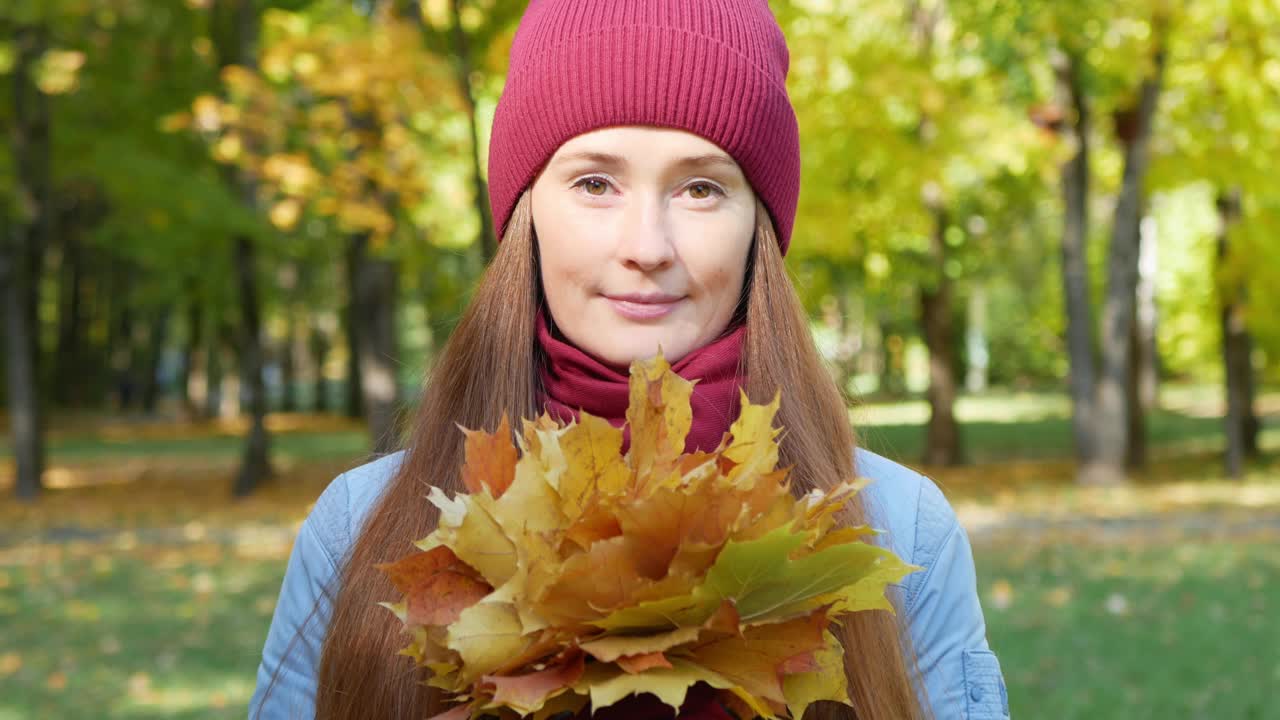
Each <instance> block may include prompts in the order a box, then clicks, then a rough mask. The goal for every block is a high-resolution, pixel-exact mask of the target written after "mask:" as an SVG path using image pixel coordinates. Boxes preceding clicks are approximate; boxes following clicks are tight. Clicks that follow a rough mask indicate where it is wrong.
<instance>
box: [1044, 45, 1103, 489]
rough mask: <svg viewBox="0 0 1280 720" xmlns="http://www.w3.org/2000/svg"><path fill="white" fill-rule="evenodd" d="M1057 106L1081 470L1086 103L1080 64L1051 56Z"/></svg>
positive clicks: (1088, 375)
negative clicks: (1067, 154) (1064, 143)
mask: <svg viewBox="0 0 1280 720" xmlns="http://www.w3.org/2000/svg"><path fill="white" fill-rule="evenodd" d="M1053 67H1054V75H1055V77H1056V79H1057V95H1058V100H1057V103H1058V107H1060V108H1062V109H1063V114H1064V116H1065V117H1066V118H1067V120H1066V122H1065V124H1064V128H1065V132H1066V134H1067V135H1068V138H1069V140H1071V141H1073V142H1074V145H1075V149H1076V151H1075V154H1074V155H1072V156H1071V159H1070V160H1068V161H1067V162H1066V164H1065V165H1063V166H1062V200H1063V228H1062V285H1063V299H1064V302H1065V304H1066V310H1067V360H1068V365H1069V368H1070V369H1069V371H1068V372H1069V375H1070V391H1071V406H1072V413H1071V430H1072V435H1073V437H1074V438H1075V447H1076V462H1077V463H1078V465H1079V466H1080V467H1081V468H1087V467H1089V466H1091V465H1092V464H1093V463H1094V461H1095V460H1096V458H1097V453H1098V440H1097V436H1096V434H1095V429H1094V421H1093V418H1094V414H1095V408H1094V400H1095V396H1094V392H1095V386H1096V372H1097V371H1096V369H1095V364H1094V351H1093V332H1092V327H1093V303H1092V301H1091V300H1090V295H1089V261H1088V240H1089V134H1090V132H1091V129H1090V126H1091V118H1090V112H1089V100H1088V97H1087V96H1086V95H1085V92H1084V87H1083V84H1082V82H1081V79H1080V59H1079V58H1078V57H1076V56H1075V55H1073V54H1071V53H1066V52H1058V53H1055V54H1054V57H1053Z"/></svg>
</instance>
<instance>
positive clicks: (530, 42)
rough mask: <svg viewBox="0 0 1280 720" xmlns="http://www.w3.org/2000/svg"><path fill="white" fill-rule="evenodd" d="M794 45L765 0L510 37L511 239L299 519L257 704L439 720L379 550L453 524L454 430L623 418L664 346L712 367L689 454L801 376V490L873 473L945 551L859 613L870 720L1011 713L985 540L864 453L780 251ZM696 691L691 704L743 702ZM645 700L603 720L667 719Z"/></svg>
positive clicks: (897, 516)
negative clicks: (452, 323) (348, 466)
mask: <svg viewBox="0 0 1280 720" xmlns="http://www.w3.org/2000/svg"><path fill="white" fill-rule="evenodd" d="M788 58H789V56H788V51H787V47H786V43H785V40H784V38H783V36H782V33H781V30H780V29H779V27H778V25H777V23H776V21H775V20H774V18H773V16H772V14H771V13H770V11H769V8H768V5H767V2H766V0H699V1H698V2H690V0H609V1H608V2H602V1H601V0H534V2H533V3H532V4H531V5H530V6H529V8H528V9H527V10H526V12H525V15H524V17H523V19H522V20H521V24H520V27H519V30H518V31H517V34H516V38H515V43H514V45H513V46H512V50H511V67H510V74H509V76H508V80H507V85H506V88H505V89H504V91H503V95H502V98H501V100H500V102H499V105H498V108H497V112H496V115H495V119H494V126H493V134H492V141H491V145H490V153H489V179H490V185H491V190H492V198H491V206H492V211H493V217H494V221H495V222H494V224H495V226H496V227H498V228H499V230H500V232H499V236H500V237H501V239H502V242H501V245H500V249H499V251H498V253H497V256H496V257H495V258H494V260H493V263H492V265H491V266H490V267H489V269H488V271H487V272H486V274H485V276H484V278H483V280H482V281H481V283H480V286H479V288H478V289H477V291H476V294H475V297H474V299H473V300H472V302H471V305H470V306H469V308H468V309H467V311H466V313H465V315H464V316H463V319H462V321H461V322H460V323H459V325H458V327H457V329H456V330H455V331H454V333H453V335H452V336H451V338H450V339H449V342H448V344H447V345H446V347H445V348H444V351H443V353H442V355H441V357H440V359H439V361H438V363H437V365H436V367H435V369H434V370H433V372H432V374H431V376H430V378H429V379H428V381H427V383H426V389H425V392H424V395H423V398H422V402H421V406H420V410H419V414H418V417H417V421H416V426H415V428H414V431H413V434H412V436H411V439H410V443H409V447H408V448H407V450H405V451H402V452H400V453H396V454H394V455H390V456H388V457H385V458H382V459H379V460H376V461H374V462H371V463H368V464H366V465H363V466H361V467H359V468H356V469H355V470H352V471H350V472H348V473H346V474H344V475H342V476H340V477H338V478H337V479H336V480H335V481H334V482H333V483H332V484H331V485H330V486H329V488H328V489H327V490H326V491H325V492H324V493H323V495H321V497H320V499H319V501H318V503H317V505H316V507H315V509H314V510H313V511H312V512H311V514H310V515H309V516H308V517H307V519H306V521H305V522H304V523H303V525H302V528H301V531H300V533H299V536H298V539H297V543H296V545H295V547H294V550H293V554H292V557H291V559H290V561H289V568H288V571H287V573H286V576H285V580H284V586H283V588H282V590H281V595H280V603H279V605H278V607H277V609H276V613H275V617H274V619H273V621H272V626H271V630H270V633H269V635H268V638H267V642H266V647H265V648H264V652H263V659H262V664H261V666H260V668H259V674H258V688H257V691H256V692H255V694H254V698H253V701H252V705H251V708H250V709H251V716H252V715H256V716H258V717H265V718H287V717H310V716H312V715H313V713H314V716H315V717H318V718H326V719H328V718H344V719H345V718H377V719H382V718H387V719H392V718H395V719H400V720H410V719H415V720H416V719H419V718H427V717H429V716H431V715H433V714H435V713H436V712H439V711H440V710H442V709H443V706H442V704H441V699H440V698H439V697H437V696H436V695H434V694H433V693H432V692H430V691H428V690H427V689H426V688H425V687H423V686H422V685H420V684H419V675H418V674H417V672H416V669H415V668H414V667H413V665H412V663H411V662H410V661H408V660H407V659H406V658H403V657H397V655H396V652H397V650H398V649H399V648H400V647H401V646H402V645H403V644H404V638H403V636H401V634H400V625H399V621H397V620H396V619H395V618H394V617H393V616H392V615H391V614H390V613H388V612H387V611H386V610H384V609H382V608H381V607H378V606H377V602H379V601H382V600H388V599H391V598H393V597H394V595H395V591H394V589H393V588H392V587H391V585H390V584H389V582H388V581H386V579H385V578H384V577H383V576H382V574H381V573H380V572H378V571H376V570H375V569H374V565H375V564H376V563H379V562H385V561H388V560H392V559H395V558H398V557H400V556H402V555H404V553H405V551H406V550H407V549H409V548H410V543H411V542H412V541H414V540H416V539H418V538H421V537H424V536H426V535H427V534H428V533H429V532H430V531H431V530H432V528H433V527H434V523H435V513H434V512H433V509H432V508H431V506H430V505H429V504H428V503H426V502H425V501H424V500H423V497H424V496H425V495H426V491H427V488H428V486H429V485H437V486H441V487H442V488H444V489H446V490H447V491H449V492H451V493H452V492H457V491H459V490H460V487H459V483H458V479H457V470H458V468H459V467H460V465H461V461H462V440H463V435H462V433H460V432H458V430H457V424H461V425H463V426H466V427H472V428H493V427H495V426H496V425H497V423H498V420H499V419H500V417H501V416H502V414H503V413H504V412H505V413H509V414H510V415H511V416H512V417H533V416H535V415H537V414H538V413H540V412H541V411H543V410H550V411H552V412H554V413H557V414H560V415H562V416H564V415H571V414H573V413H574V412H576V411H578V410H579V409H584V410H586V411H588V412H591V413H593V414H595V415H599V416H604V417H606V418H610V419H611V420H613V421H614V422H615V423H618V424H620V423H621V421H622V416H623V412H624V410H625V407H626V398H627V389H626V388H627V365H628V364H629V363H630V362H631V361H632V360H634V359H637V358H640V357H647V356H651V355H653V354H655V353H656V352H657V351H658V349H659V348H661V349H662V351H663V353H664V354H665V355H666V357H667V358H668V360H670V361H671V362H672V363H673V366H674V368H675V369H676V371H677V372H679V373H680V374H681V375H683V376H684V377H687V378H698V380H699V382H698V384H697V385H696V388H695V392H694V398H693V412H694V426H693V430H692V432H691V433H690V437H689V440H688V447H689V449H694V448H703V449H711V448H714V447H715V446H716V445H717V444H718V442H719V440H720V438H721V435H722V434H723V433H724V432H725V431H726V430H727V429H728V427H729V424H730V423H731V422H732V420H733V417H734V412H735V409H736V406H737V404H738V400H737V393H738V388H739V387H744V388H745V389H746V390H747V392H748V394H749V395H750V396H752V397H753V398H756V399H759V398H766V397H771V396H772V395H773V393H774V392H775V390H777V389H779V388H780V389H781V391H782V396H783V403H782V408H781V410H780V412H779V415H778V423H779V424H780V425H782V426H784V427H785V428H786V429H787V432H786V434H785V437H784V440H783V442H782V456H783V457H782V464H783V465H790V466H793V467H794V469H793V471H792V475H791V477H792V478H793V487H794V488H795V491H796V492H797V493H801V492H806V491H807V490H809V489H810V488H814V487H830V486H832V485H833V484H835V483H837V482H839V481H840V480H842V479H845V478H848V477H852V476H854V475H855V474H857V475H862V476H868V477H871V478H873V479H874V480H875V482H873V483H872V484H871V486H870V487H869V488H868V489H867V490H866V491H864V492H863V493H861V494H860V495H859V500H858V507H856V508H855V511H856V513H855V514H856V515H858V518H856V519H859V520H863V519H865V520H866V521H868V522H870V523H872V524H873V525H875V526H877V527H880V528H883V529H886V530H887V535H886V536H885V537H887V542H889V543H890V544H891V547H892V549H893V550H894V551H895V552H896V553H897V554H898V555H899V556H901V557H902V558H903V559H905V560H907V561H909V562H912V563H915V564H917V565H921V566H923V567H925V568H926V570H925V571H924V572H918V573H915V574H912V575H910V576H908V577H907V579H906V580H905V581H904V582H903V583H902V585H900V586H896V587H894V588H892V589H891V595H892V599H893V601H894V602H895V604H896V606H897V608H898V612H897V613H896V615H894V614H890V613H884V612H865V613H857V614H855V615H853V616H852V619H851V620H850V621H848V622H846V623H845V626H844V628H842V629H841V630H840V632H841V634H842V637H841V640H842V642H843V643H844V644H845V646H846V648H847V652H846V657H848V658H850V659H851V661H850V662H849V663H848V666H847V668H846V674H847V679H848V686H849V694H850V697H851V698H852V700H853V702H854V705H855V706H856V712H855V711H850V710H849V709H848V708H844V707H841V706H836V705H822V706H820V707H819V709H818V710H816V711H815V712H816V713H817V714H819V715H821V716H823V717H833V718H834V717H850V718H851V717H857V718H860V719H861V720H872V719H874V720H903V719H904V718H917V717H926V716H930V715H931V716H933V717H936V718H939V719H940V720H941V719H944V718H968V719H969V720H977V719H979V718H1004V717H1007V715H1008V710H1007V701H1006V699H1005V692H1004V684H1003V681H1002V679H1001V675H1000V668H999V663H998V662H997V660H996V658H995V655H993V654H992V653H991V651H990V650H989V649H988V647H987V642H986V638H985V626H984V622H983V617H982V610H981V607H980V605H979V600H978V597H977V592H976V587H975V578H974V567H973V558H972V554H971V551H970V548H969V544H968V540H967V538H966V536H965V533H964V531H963V530H962V529H961V528H960V526H959V525H958V524H957V523H956V519H955V514H954V513H953V512H952V510H951V508H950V506H949V505H948V504H947V501H946V500H945V499H944V498H943V497H942V495H941V493H940V492H939V491H938V489H937V488H936V487H935V486H934V484H933V483H932V482H930V481H929V480H928V479H926V478H923V477H921V476H920V475H918V474H916V473H914V472H911V471H909V470H907V469H905V468H903V467H902V466H900V465H897V464H895V463H893V462H890V461H888V460H886V459H884V458H882V457H879V456H877V455H874V454H872V453H870V452H867V451H864V450H857V451H855V450H854V437H853V433H852V430H851V429H850V427H849V423H848V412H847V409H846V404H845V402H844V399H843V398H842V397H841V394H840V392H839V391H838V389H837V387H836V385H835V384H834V383H833V382H832V380H831V379H830V376H829V375H828V374H827V373H826V370H825V369H824V368H823V365H822V363H821V361H820V359H819V357H818V354H817V352H816V350H815V349H814V345H813V341H812V339H811V338H810V335H809V330H808V325H807V321H806V318H805V315H804V313H803V311H802V309H801V307H800V304H799V302H798V299H797V297H796V293H795V290H794V288H793V287H792V285H791V283H790V281H789V279H788V276H787V274H786V271H785V267H784V265H783V255H784V253H785V252H786V250H787V247H788V244H789V241H790V237H791V230H792V223H793V221H794V217H795V208H796V200H797V196H798V194H799V178H800V156H799V138H798V132H797V126H796V119H795V114H794V112H793V110H792V108H791V105H790V101H789V99H788V97H787V94H786V89H785V79H786V73H787V67H788V62H789V59H788ZM709 697H710V696H709V695H708V694H707V693H700V692H692V693H691V694H690V699H689V701H688V702H687V703H686V704H685V706H684V708H682V711H681V717H684V718H694V717H699V718H727V717H728V716H727V715H726V713H725V711H724V709H723V708H721V707H720V706H719V705H717V704H715V703H714V701H712V700H708V698H709ZM651 700H652V697H651V696H648V695H641V696H632V699H630V700H629V701H627V702H626V703H624V705H623V706H622V707H614V708H610V709H609V710H608V711H606V712H602V713H600V714H599V715H598V716H597V717H606V716H607V717H609V718H616V720H631V719H632V718H636V719H642V718H643V719H645V720H647V719H648V718H655V719H656V718H662V717H669V716H670V712H664V710H663V708H662V707H661V706H657V705H655V704H654V703H653V702H651Z"/></svg>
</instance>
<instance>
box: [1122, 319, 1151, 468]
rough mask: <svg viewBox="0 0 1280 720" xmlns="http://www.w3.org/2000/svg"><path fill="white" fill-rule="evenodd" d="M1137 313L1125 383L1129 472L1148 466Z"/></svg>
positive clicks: (1126, 452)
mask: <svg viewBox="0 0 1280 720" xmlns="http://www.w3.org/2000/svg"><path fill="white" fill-rule="evenodd" d="M1138 325H1139V323H1138V317H1137V313H1136V312H1135V315H1134V318H1133V331H1132V332H1131V333H1129V378H1128V382H1126V383H1125V404H1126V408H1125V414H1126V415H1127V416H1128V421H1129V431H1128V433H1129V436H1128V444H1127V445H1126V447H1125V457H1124V466H1125V468H1126V469H1127V470H1142V469H1143V468H1145V467H1146V466H1147V408H1146V406H1145V405H1144V403H1143V398H1142V366H1143V353H1144V348H1143V347H1142V338H1141V334H1140V332H1139V327H1138Z"/></svg>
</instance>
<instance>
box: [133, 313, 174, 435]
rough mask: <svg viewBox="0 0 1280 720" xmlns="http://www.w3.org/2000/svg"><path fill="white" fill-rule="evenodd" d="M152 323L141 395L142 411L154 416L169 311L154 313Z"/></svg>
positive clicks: (145, 355)
mask: <svg viewBox="0 0 1280 720" xmlns="http://www.w3.org/2000/svg"><path fill="white" fill-rule="evenodd" d="M153 312H154V314H153V315H152V320H151V323H150V324H149V325H148V326H147V341H146V352H145V353H144V355H143V357H144V360H143V363H142V377H141V378H140V382H139V385H140V389H139V395H140V400H141V402H142V411H143V412H144V413H146V414H148V415H154V414H155V412H156V405H157V404H158V402H159V399H160V377H159V376H160V358H161V356H162V355H163V354H164V344H165V340H166V337H167V332H166V331H167V329H168V327H169V312H168V310H167V309H160V310H156V311H153Z"/></svg>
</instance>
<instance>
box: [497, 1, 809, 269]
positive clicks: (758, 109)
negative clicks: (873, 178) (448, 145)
mask: <svg viewBox="0 0 1280 720" xmlns="http://www.w3.org/2000/svg"><path fill="white" fill-rule="evenodd" d="M789 63H790V55H789V53H788V51H787V44H786V40H785V38H784V37H783V35H782V29H781V28H779V27H778V22H777V20H775V19H774V17H773V13H772V12H771V11H770V10H769V5H768V2H767V0H533V1H532V2H531V3H529V7H528V8H527V9H526V10H525V13H524V17H523V18H522V19H521V21H520V27H519V28H518V29H517V30H516V36H515V41H514V44H513V45H512V46H511V66H510V70H509V73H508V76H507V84H506V87H505V88H504V89H503V92H502V98H501V99H500V100H499V101H498V107H497V110H496V114H495V115H494V120H493V135H492V139H491V140H490V143H489V190H490V205H491V208H492V211H493V219H494V226H495V227H496V228H497V230H498V237H499V238H501V237H502V235H503V233H505V232H506V227H507V221H508V220H509V219H510V217H511V212H512V210H513V209H514V207H515V204H516V201H517V200H518V199H519V197H520V194H521V193H522V192H524V190H525V188H527V187H528V186H529V184H530V183H531V182H533V180H534V178H535V177H537V175H538V173H539V171H541V170H542V167H543V166H544V165H545V164H546V162H547V161H548V160H549V159H550V158H551V156H552V155H554V154H555V151H556V149H558V148H559V147H560V145H562V144H563V143H564V142H565V141H567V140H569V139H571V138H573V137H576V136H578V135H581V134H583V133H585V132H589V131H591V130H596V129H599V128H603V127H609V126H615V125H651V126H658V127H670V128H678V129H682V130H687V131H689V132H692V133H694V134H696V135H699V136H701V137H703V138H706V139H707V140H710V141H711V142H713V143H715V144H716V145H718V146H719V147H720V148H721V149H723V150H724V151H725V152H727V153H728V154H729V155H730V156H731V157H733V159H734V160H735V161H737V163H738V165H739V166H741V167H742V170H743V172H744V173H745V174H746V177H747V181H748V182H750V183H751V187H752V189H753V190H754V191H755V193H756V194H757V195H758V196H759V197H760V199H761V200H763V201H764V204H765V206H766V207H767V208H768V209H769V213H770V215H771V216H772V218H773V223H774V226H775V229H776V230H777V233H778V242H779V243H780V244H781V249H782V252H783V253H786V251H787V247H788V245H789V244H790V241H791V228H792V225H793V224H794V223H795V214H796V202H797V200H798V198H799V195H800V134H799V129H798V127H797V125H796V116H795V111H794V110H793V109H792V107H791V101H790V99H789V98H788V97H787V89H786V78H787V69H788V65H789Z"/></svg>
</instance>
